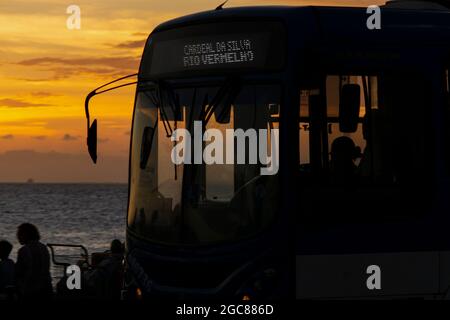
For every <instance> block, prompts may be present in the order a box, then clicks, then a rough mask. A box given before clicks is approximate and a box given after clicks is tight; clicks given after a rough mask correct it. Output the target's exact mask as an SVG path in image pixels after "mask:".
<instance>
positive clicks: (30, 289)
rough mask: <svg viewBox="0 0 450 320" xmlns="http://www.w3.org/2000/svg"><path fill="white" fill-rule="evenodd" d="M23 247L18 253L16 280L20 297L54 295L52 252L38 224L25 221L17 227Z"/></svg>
mask: <svg viewBox="0 0 450 320" xmlns="http://www.w3.org/2000/svg"><path fill="white" fill-rule="evenodd" d="M17 239H18V240H19V243H20V244H21V245H22V247H21V248H20V249H19V252H18V253H17V263H16V280H17V289H18V294H19V298H20V299H25V300H28V299H33V300H43V299H44V300H45V299H49V298H51V296H52V293H53V289H52V281H51V276H50V254H49V252H48V249H47V247H46V246H45V245H44V244H42V243H41V242H40V241H39V240H40V234H39V231H38V229H37V228H36V226H34V225H32V224H31V223H23V224H21V225H20V226H19V227H18V228H17Z"/></svg>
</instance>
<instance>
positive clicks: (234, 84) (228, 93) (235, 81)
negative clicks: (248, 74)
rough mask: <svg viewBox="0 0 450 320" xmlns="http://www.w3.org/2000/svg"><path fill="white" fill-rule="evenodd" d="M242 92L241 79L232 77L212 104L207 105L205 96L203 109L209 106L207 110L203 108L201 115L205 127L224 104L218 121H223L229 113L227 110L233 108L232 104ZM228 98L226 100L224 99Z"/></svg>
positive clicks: (220, 89)
mask: <svg viewBox="0 0 450 320" xmlns="http://www.w3.org/2000/svg"><path fill="white" fill-rule="evenodd" d="M240 90H241V83H240V80H239V78H236V77H230V78H228V79H227V80H226V81H225V83H224V84H223V86H222V87H220V88H219V90H218V91H217V93H216V95H215V96H214V98H213V99H212V100H211V103H209V104H208V103H207V100H208V97H207V95H206V96H205V100H204V102H203V107H204V106H206V105H208V107H207V108H205V109H203V108H202V113H201V115H200V119H201V120H203V121H204V125H205V126H206V125H207V124H208V122H209V120H210V119H211V117H212V115H213V114H214V112H215V111H216V109H217V107H218V106H219V105H220V104H221V103H222V102H224V103H223V109H222V111H221V112H220V114H219V116H218V119H217V120H219V119H221V118H222V117H223V116H224V114H225V113H226V112H227V109H228V108H229V107H230V106H231V103H232V102H233V101H234V99H235V98H236V96H237V95H238V94H239V92H240ZM225 97H226V100H225V101H223V99H224V98H225Z"/></svg>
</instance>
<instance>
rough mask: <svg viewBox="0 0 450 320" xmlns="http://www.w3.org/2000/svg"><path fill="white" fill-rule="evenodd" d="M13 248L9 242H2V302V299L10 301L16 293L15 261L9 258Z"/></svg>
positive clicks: (0, 270) (0, 252) (0, 257)
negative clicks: (14, 292)
mask: <svg viewBox="0 0 450 320" xmlns="http://www.w3.org/2000/svg"><path fill="white" fill-rule="evenodd" d="M12 248H13V246H12V244H11V243H9V242H8V241H6V240H1V241H0V300H2V299H3V298H2V297H4V298H6V299H9V297H11V296H12V294H13V291H14V286H15V275H14V261H12V260H11V259H10V258H9V254H10V253H11V250H12Z"/></svg>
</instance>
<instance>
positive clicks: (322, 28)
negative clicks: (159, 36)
mask: <svg viewBox="0 0 450 320" xmlns="http://www.w3.org/2000/svg"><path fill="white" fill-rule="evenodd" d="M366 10H367V8H365V7H329V6H328V7H325V6H253V7H236V8H224V9H222V10H210V11H205V12H199V13H195V14H191V15H187V16H183V17H179V18H176V19H173V20H169V21H167V22H164V23H162V24H160V25H159V26H157V27H156V28H155V30H154V31H153V32H152V34H153V33H156V32H160V31H164V30H168V29H172V28H177V27H182V26H186V25H193V24H203V23H209V22H219V21H233V20H241V21H242V20H250V21H251V20H252V19H260V20H261V19H277V20H281V21H284V22H285V24H287V25H288V26H289V29H290V30H291V29H293V30H298V31H302V32H301V33H302V34H303V33H305V30H304V29H303V28H304V27H305V22H309V23H310V24H309V25H308V30H307V31H308V32H320V33H321V34H320V35H321V36H322V37H325V38H329V37H336V36H345V37H348V36H351V35H358V34H361V33H364V34H368V32H370V31H372V30H369V29H368V28H366V21H367V18H368V17H369V14H368V13H367V12H366ZM381 17H382V18H381V19H382V28H381V30H377V31H375V32H378V33H385V32H383V29H385V31H388V32H390V33H392V32H394V33H396V31H399V29H402V30H408V34H409V35H410V36H414V37H416V39H417V40H420V38H421V37H423V39H424V40H430V38H429V37H430V35H431V36H432V37H433V38H434V37H435V36H436V30H437V29H440V30H441V32H439V35H438V36H443V35H449V34H450V9H448V10H433V9H429V10H416V9H407V8H396V7H393V8H391V7H389V6H381ZM311 22H313V23H314V26H315V27H316V28H314V27H313V26H311ZM411 31H414V34H412V32H411ZM433 34H434V35H433ZM372 35H373V33H372ZM447 40H448V38H447Z"/></svg>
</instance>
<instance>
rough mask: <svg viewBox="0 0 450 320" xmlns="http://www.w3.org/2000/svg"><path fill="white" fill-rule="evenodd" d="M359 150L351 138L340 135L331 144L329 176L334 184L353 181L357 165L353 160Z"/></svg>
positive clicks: (359, 152) (358, 153)
mask: <svg viewBox="0 0 450 320" xmlns="http://www.w3.org/2000/svg"><path fill="white" fill-rule="evenodd" d="M360 154H361V150H360V149H359V148H358V147H356V146H355V143H354V142H353V140H352V139H351V138H349V137H346V136H342V137H338V138H336V139H334V141H333V143H332V144H331V173H332V174H331V176H332V180H333V182H334V183H336V184H350V183H352V182H354V181H355V178H356V172H357V166H356V164H355V162H354V161H355V160H356V159H357V158H358V157H360Z"/></svg>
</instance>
